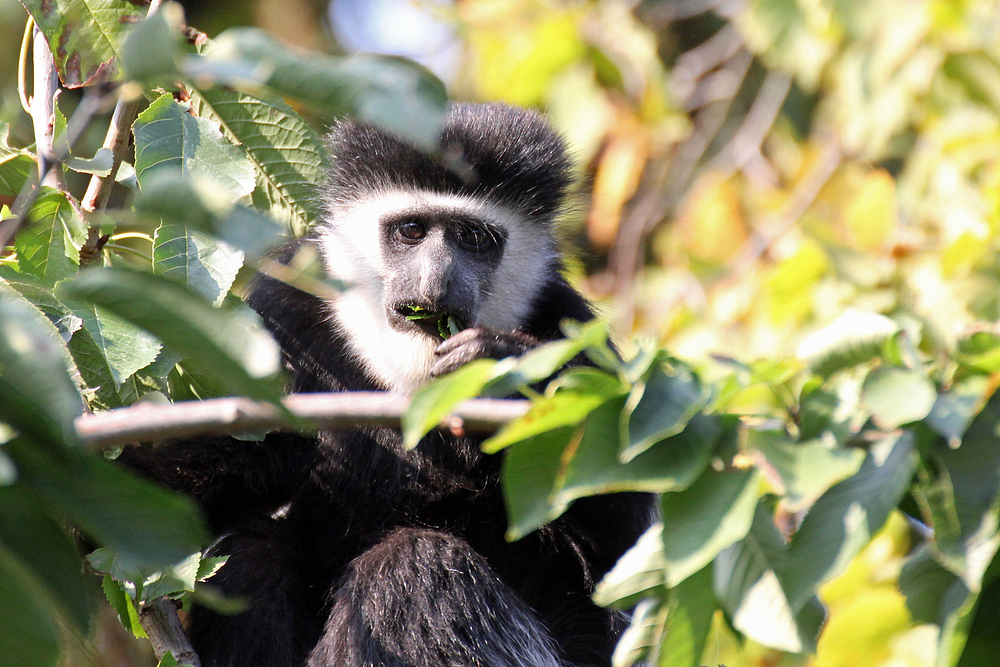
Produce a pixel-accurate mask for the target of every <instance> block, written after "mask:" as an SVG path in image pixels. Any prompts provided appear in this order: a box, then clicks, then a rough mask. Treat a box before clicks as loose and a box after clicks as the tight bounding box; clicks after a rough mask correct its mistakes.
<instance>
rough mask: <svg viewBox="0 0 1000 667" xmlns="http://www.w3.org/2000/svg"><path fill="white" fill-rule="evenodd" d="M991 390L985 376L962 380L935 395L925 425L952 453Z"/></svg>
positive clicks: (973, 376)
mask: <svg viewBox="0 0 1000 667" xmlns="http://www.w3.org/2000/svg"><path fill="white" fill-rule="evenodd" d="M992 389H993V387H992V386H991V383H990V379H989V378H987V377H985V376H982V375H970V376H968V377H964V378H962V379H961V380H959V381H958V382H956V383H955V384H953V385H952V386H951V389H949V390H948V391H943V392H941V393H940V394H938V397H937V400H936V401H935V402H934V407H933V408H931V413H930V414H929V415H927V425H928V426H930V427H931V428H932V429H934V431H935V432H936V433H937V434H938V435H940V436H941V437H943V438H944V439H945V440H946V441H947V443H948V446H949V447H951V448H952V449H955V448H956V447H958V446H959V445H960V444H962V437H963V436H965V432H966V430H968V428H969V425H970V424H972V421H973V420H974V419H975V418H976V415H977V414H979V411H980V409H981V408H982V406H983V404H984V403H985V402H986V399H987V398H988V397H989V394H990V392H991V391H992Z"/></svg>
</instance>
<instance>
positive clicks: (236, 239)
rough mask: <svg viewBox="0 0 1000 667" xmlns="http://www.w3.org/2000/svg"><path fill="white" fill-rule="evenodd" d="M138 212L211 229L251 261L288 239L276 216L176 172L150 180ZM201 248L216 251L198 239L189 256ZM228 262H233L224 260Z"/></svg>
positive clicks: (140, 197) (137, 203)
mask: <svg viewBox="0 0 1000 667" xmlns="http://www.w3.org/2000/svg"><path fill="white" fill-rule="evenodd" d="M135 212H136V214H137V215H138V216H139V217H150V218H156V219H158V220H159V221H160V222H161V224H162V225H163V226H168V225H170V226H174V227H187V228H190V229H191V230H193V232H199V231H200V232H208V233H210V234H211V235H212V236H214V237H215V238H216V239H218V240H219V241H222V242H224V243H226V244H228V245H230V246H232V247H234V248H237V249H239V250H241V251H243V253H244V255H245V257H246V259H247V261H251V260H255V259H259V258H260V257H261V256H263V255H264V254H266V253H267V252H269V251H270V250H271V249H272V248H273V247H274V246H275V245H277V244H278V243H279V242H281V241H284V240H285V239H286V238H287V235H286V234H285V230H284V229H283V228H282V227H281V226H280V225H279V224H278V223H277V222H275V221H274V220H273V219H271V218H269V217H267V216H264V215H261V214H260V213H258V212H257V211H255V210H254V209H252V208H248V207H246V206H242V205H240V204H237V203H235V202H234V200H233V198H232V197H231V196H229V195H228V194H227V193H226V192H225V191H220V189H219V188H217V187H213V186H212V184H211V183H210V182H207V181H204V180H197V181H192V180H191V179H189V178H185V177H184V176H183V175H182V174H180V173H178V172H174V171H163V172H160V173H158V174H155V175H154V176H152V177H150V178H148V179H146V183H145V185H144V186H143V189H142V192H140V193H139V195H138V196H137V197H136V199H135ZM199 247H204V248H206V251H207V252H214V251H213V250H212V249H211V247H210V244H208V243H207V242H205V241H198V242H197V243H194V248H193V249H192V248H191V244H190V243H189V244H188V248H187V251H186V252H187V253H188V254H187V255H186V257H190V256H191V253H192V252H194V253H195V254H197V252H198V248H199ZM230 252H231V251H230ZM181 256H182V257H184V256H185V255H183V254H182V255H181ZM224 256H226V257H229V255H224ZM154 260H155V257H154ZM233 261H234V260H233ZM226 263H232V262H223V264H226ZM218 272H219V270H216V271H215V273H218ZM220 279H221V276H220ZM211 282H213V283H214V282H215V280H214V279H213V280H212V281H211ZM213 291H214V290H213Z"/></svg>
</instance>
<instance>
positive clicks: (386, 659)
mask: <svg viewBox="0 0 1000 667" xmlns="http://www.w3.org/2000/svg"><path fill="white" fill-rule="evenodd" d="M554 137H555V135H554V134H553V133H552V132H551V131H550V130H548V129H547V127H546V126H545V125H544V124H543V123H542V121H541V120H540V119H539V118H538V117H537V116H535V115H534V114H527V113H524V112H520V111H515V110H511V109H508V108H506V107H500V106H487V107H484V108H483V109H482V110H481V111H477V110H476V108H473V107H468V106H459V107H457V109H456V110H455V111H453V112H452V114H451V116H450V120H449V124H448V126H447V128H446V131H445V146H446V147H447V146H449V145H451V146H454V145H461V146H462V150H463V151H464V152H465V156H466V161H467V163H468V164H471V165H472V166H473V167H474V168H475V169H476V170H477V174H478V177H477V178H476V180H475V182H474V183H471V182H469V181H465V180H462V179H459V178H457V177H454V176H453V175H452V174H451V172H448V171H447V170H443V167H440V165H438V164H437V163H436V162H434V161H433V160H431V159H429V158H424V157H422V156H420V155H419V154H417V153H415V152H414V151H412V149H409V148H407V147H405V146H403V145H402V144H400V143H399V142H397V141H395V140H393V139H390V138H387V137H385V136H384V135H382V134H380V133H377V132H375V131H374V130H369V129H365V128H362V127H361V126H357V125H353V124H341V126H340V129H339V130H338V131H337V133H336V137H335V139H334V140H333V141H332V146H333V148H334V152H335V155H336V160H337V162H336V165H337V166H335V168H334V175H333V177H332V183H333V184H332V185H330V186H329V190H330V193H331V196H335V197H339V198H341V199H344V198H347V197H357V196H363V194H364V190H365V188H367V187H384V186H386V185H389V184H391V185H394V186H398V187H412V186H413V185H414V183H416V184H417V185H419V186H420V187H433V188H436V189H438V190H440V191H446V192H463V193H467V194H477V195H480V196H483V197H487V198H489V199H491V200H494V201H497V202H502V203H504V204H505V205H507V206H512V205H516V206H517V207H519V209H520V210H522V211H523V212H524V213H525V214H528V215H532V216H539V218H540V219H541V222H543V223H545V222H546V221H547V219H548V217H549V216H551V215H552V213H553V212H554V211H555V209H556V208H557V206H558V203H559V199H560V198H561V196H562V190H563V188H564V187H565V174H566V170H565V164H564V163H565V157H564V153H563V151H562V148H561V146H560V145H557V144H558V142H557V140H556V139H554ZM491 142H492V143H493V144H495V152H490V151H489V150H488V148H489V145H490V143H491ZM532 142H537V143H532ZM373 154H374V155H377V156H378V157H379V158H383V157H384V158H386V159H388V160H390V163H389V164H391V165H392V167H391V168H389V169H386V170H380V169H379V168H378V164H379V163H380V162H379V161H377V160H376V161H373V157H372V156H373ZM403 164H405V165H406V167H405V169H411V170H413V173H412V174H411V176H412V178H411V179H410V180H405V179H404V178H403V176H404V174H402V173H401V169H400V167H401V165H403ZM505 173H507V174H508V175H509V177H508V178H504V174H505ZM349 179H360V182H361V183H362V186H361V189H360V190H359V191H356V192H353V193H351V192H350V191H349V187H350V186H349ZM312 242H313V239H312V238H310V237H307V238H306V239H303V240H300V241H297V242H296V243H294V244H292V245H291V246H289V247H288V248H286V249H285V250H283V251H282V252H281V253H279V254H278V255H277V259H278V260H279V261H282V260H283V261H287V259H288V258H289V257H290V256H291V255H292V254H293V253H294V251H295V249H296V248H297V247H300V246H301V245H302V244H305V243H312ZM558 269H559V266H558V264H554V265H553V266H552V268H551V271H550V274H549V276H548V278H547V280H546V282H545V284H544V285H543V287H542V288H541V290H540V292H539V293H538V295H536V297H535V298H534V303H533V305H532V308H531V313H532V314H531V316H530V317H529V318H528V320H527V321H526V322H525V323H524V325H523V326H522V327H521V329H520V330H519V331H516V332H503V334H502V335H503V337H505V340H507V342H508V343H510V344H511V345H514V346H515V347H517V345H520V346H521V347H517V350H518V351H523V350H524V349H527V348H529V347H531V346H533V345H535V344H536V343H537V342H539V341H541V342H544V341H546V340H553V339H556V338H558V337H559V336H560V335H561V334H560V332H559V322H560V321H561V320H562V319H563V318H567V317H568V318H573V319H576V320H580V321H585V320H588V319H591V318H592V314H591V311H590V308H589V306H588V304H587V303H586V301H585V300H584V299H583V298H582V297H581V296H580V295H579V294H578V293H577V292H575V291H574V290H573V289H572V288H571V287H570V286H569V285H568V284H567V283H566V281H565V280H564V279H563V278H562V276H561V275H560V273H559V270H558ZM247 301H248V303H249V304H250V305H251V306H252V307H253V308H254V309H256V310H257V311H258V312H259V313H260V314H261V315H262V317H263V319H264V321H265V323H266V324H267V326H268V327H269V328H270V330H271V331H272V333H273V334H274V336H275V338H276V339H277V340H278V342H279V344H280V345H281V348H282V350H283V356H284V361H285V364H286V365H287V367H288V368H289V369H290V371H291V385H290V390H291V391H294V392H318V391H349V390H371V389H376V388H378V387H376V385H375V383H374V382H373V381H372V380H371V379H369V377H368V375H367V374H366V373H365V372H364V369H363V368H362V367H361V365H360V364H359V363H358V362H357V361H355V360H354V358H353V357H352V356H351V354H350V353H349V345H348V343H347V341H346V340H345V339H344V337H343V336H342V334H341V333H339V330H338V328H337V327H335V326H333V325H331V323H330V321H329V311H328V310H327V309H326V308H325V304H324V303H323V302H322V301H321V300H320V299H319V298H318V297H315V296H312V295H309V294H306V293H303V292H300V291H298V290H297V289H295V288H293V287H290V286H288V285H286V284H284V283H281V282H278V281H276V280H273V279H270V278H267V277H261V278H259V279H258V280H257V281H256V283H255V284H254V286H253V288H252V291H251V293H250V295H249V297H248V299H247ZM477 336H479V337H480V338H481V337H482V336H481V334H478V333H472V334H467V337H471V338H474V339H475V340H476V341H478V343H477V344H481V347H482V349H481V350H480V351H479V353H477V354H476V355H473V356H489V355H490V354H491V353H494V352H496V350H492V349H490V344H489V342H488V341H486V340H485V339H484V340H480V339H479V338H476V337H477ZM459 343H463V342H462V341H459ZM469 349H472V348H469ZM477 349H478V348H477ZM504 349H509V348H507V347H505V348H504ZM443 354H444V356H447V355H448V352H447V350H446V351H445V352H444V353H443ZM461 361H467V359H461ZM479 444H480V440H477V439H474V438H465V437H461V438H459V437H455V436H453V435H450V434H446V433H442V432H432V433H431V434H429V435H428V436H427V437H425V438H424V439H423V440H422V441H421V443H420V444H419V446H418V447H417V448H416V449H414V450H412V451H404V450H403V448H402V446H401V436H400V433H399V432H398V431H397V430H394V429H390V428H382V427H375V428H358V429H350V430H345V431H337V432H334V431H323V432H321V433H319V434H318V435H317V436H316V437H305V436H298V435H292V434H272V435H269V436H268V437H267V438H266V439H265V440H264V441H263V442H261V443H252V442H238V441H235V440H232V439H204V440H195V441H185V442H179V443H170V444H166V445H163V446H160V447H158V448H155V449H152V450H149V449H142V448H129V449H128V450H126V451H125V452H124V453H123V454H122V457H121V458H122V460H123V461H125V463H126V464H128V465H130V466H132V467H134V468H136V469H138V470H140V471H141V472H144V473H146V474H148V475H151V476H154V477H156V478H159V479H161V480H163V481H164V482H166V483H167V484H169V485H170V486H172V487H174V488H177V489H181V490H183V491H185V492H187V493H190V494H192V495H194V496H195V497H196V498H197V499H198V500H199V501H200V503H201V504H202V506H203V507H204V508H205V511H206V513H207V515H208V517H209V519H210V521H211V523H212V525H213V528H214V529H215V530H217V531H218V532H219V533H223V534H224V535H225V536H224V538H223V539H222V540H221V541H220V543H219V544H218V545H217V547H216V548H215V552H216V553H220V554H230V559H229V561H228V562H227V564H226V565H225V566H224V567H223V568H222V569H221V571H220V572H219V573H218V574H217V575H216V576H215V577H214V578H213V579H212V580H211V583H213V584H214V585H216V586H218V587H219V588H220V589H221V590H222V591H223V592H224V593H226V594H228V595H236V596H243V597H245V598H246V599H247V600H248V601H249V607H248V609H247V611H245V612H243V613H241V614H238V615H235V616H220V615H219V614H216V613H215V612H212V611H209V610H207V609H204V608H200V607H196V608H195V609H194V610H193V612H192V614H191V625H190V634H191V638H192V641H193V642H194V645H195V648H196V649H197V650H198V652H199V653H200V655H201V657H202V663H203V665H205V667H222V666H230V665H231V666H233V667H236V666H240V667H243V666H245V665H254V666H260V667H301V666H303V665H306V664H308V665H309V667H340V666H345V667H360V666H361V665H386V666H387V667H397V666H398V667H404V666H405V667H432V666H433V667H451V666H455V667H459V666H462V667H472V666H475V667H499V666H501V665H502V666H519V667H528V666H532V667H547V666H549V665H551V666H553V667H554V666H556V665H576V666H584V665H592V666H598V665H603V666H607V665H609V664H610V656H611V652H612V650H613V647H614V643H615V640H616V637H617V634H618V632H620V630H621V627H620V625H621V619H620V617H619V616H618V615H616V614H615V613H613V612H610V611H608V610H605V609H601V608H599V607H597V606H595V605H594V604H593V603H592V602H591V600H590V593H591V591H592V588H593V585H594V583H595V582H596V581H597V580H598V579H599V578H600V577H601V576H602V575H603V574H604V573H605V572H606V571H607V570H608V569H610V568H611V566H612V565H613V564H614V563H615V561H616V560H617V558H618V557H619V556H620V555H621V554H622V553H623V552H624V551H625V550H626V549H627V548H628V547H630V546H631V545H632V544H633V543H634V542H635V540H636V539H637V538H638V536H639V535H640V534H641V533H642V531H643V530H644V529H645V528H646V527H647V525H648V523H649V521H650V518H651V514H652V505H651V500H650V498H649V497H648V496H645V495H640V494H618V495H612V496H604V497H598V498H587V499H583V500H580V501H577V502H576V503H575V504H574V505H573V506H572V507H571V508H570V509H569V510H568V511H567V513H566V514H565V515H563V516H562V517H560V518H559V519H558V520H556V521H554V522H552V523H550V524H548V525H547V526H545V527H543V528H542V529H540V530H538V531H536V532H534V533H532V534H531V535H529V536H527V537H525V538H523V539H521V540H519V541H517V542H514V543H509V542H507V541H505V539H504V533H505V531H506V528H507V521H506V514H505V509H504V504H503V498H502V495H501V489H500V469H501V465H502V455H485V454H483V453H482V452H481V451H480V448H479ZM279 510H280V511H279Z"/></svg>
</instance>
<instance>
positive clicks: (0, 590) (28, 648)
mask: <svg viewBox="0 0 1000 667" xmlns="http://www.w3.org/2000/svg"><path fill="white" fill-rule="evenodd" d="M39 589H40V583H39V582H38V581H37V580H36V579H35V578H34V577H33V576H32V575H31V574H30V573H29V572H27V571H26V570H25V569H24V567H23V566H22V565H21V563H19V562H18V561H17V559H16V558H14V557H13V556H12V555H11V554H10V553H9V552H8V551H7V550H6V549H5V548H4V547H3V545H2V544H0V626H2V627H3V632H0V665H17V666H18V667H49V666H52V667H54V666H55V665H56V663H57V661H58V659H59V639H60V637H61V633H60V630H59V626H58V624H57V623H56V619H55V618H54V616H53V614H52V610H51V609H50V608H49V607H48V605H46V604H45V598H44V595H43V594H42V593H41V592H40V590H39Z"/></svg>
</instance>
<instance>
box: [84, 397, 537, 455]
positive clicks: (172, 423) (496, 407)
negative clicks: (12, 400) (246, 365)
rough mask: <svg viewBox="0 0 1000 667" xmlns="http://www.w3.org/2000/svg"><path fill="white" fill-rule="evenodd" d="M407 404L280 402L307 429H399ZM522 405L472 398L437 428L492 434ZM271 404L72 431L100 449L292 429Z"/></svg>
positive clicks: (155, 409) (171, 408)
mask: <svg viewBox="0 0 1000 667" xmlns="http://www.w3.org/2000/svg"><path fill="white" fill-rule="evenodd" d="M409 403H410V399H409V397H407V396H401V395H399V394H386V393H382V392H339V393H330V394H296V395H294V396H289V397H288V398H285V399H284V401H283V404H284V406H285V407H286V408H287V409H288V411H289V412H290V413H291V414H292V415H293V416H294V417H295V418H296V419H299V420H300V422H305V423H306V424H308V425H309V426H311V427H314V428H317V429H320V428H349V427H354V426H375V425H378V426H393V427H399V425H400V420H401V418H402V416H403V414H404V413H405V412H406V409H407V407H408V406H409ZM527 410H528V401H525V400H507V399H486V398H480V399H474V400H471V401H466V402H465V403H462V404H461V405H459V406H458V408H457V409H456V410H455V411H454V413H453V415H452V417H450V418H449V419H447V420H446V421H445V422H444V423H443V424H442V426H445V427H446V428H450V429H452V430H453V431H466V432H472V433H492V432H494V431H496V430H497V429H498V428H499V427H501V426H503V425H504V424H506V423H508V422H510V421H513V420H514V419H517V418H518V417H521V416H522V415H524V413H525V412H527ZM297 426H298V425H297V424H294V423H293V422H292V421H291V420H290V419H289V418H288V416H287V415H285V414H283V413H282V411H281V410H280V409H278V407H277V406H275V405H273V404H271V403H263V402H258V401H253V400H250V399H247V398H217V399H211V400H206V401H188V402H184V403H175V404H173V405H148V404H138V405H134V406H132V407H128V408H120V409H118V410H108V411H107V412H101V413H97V414H86V415H82V416H80V417H78V418H77V420H76V430H77V433H78V434H79V436H80V439H81V440H82V441H83V442H84V444H86V445H87V446H88V447H92V448H95V449H105V448H109V447H116V446H120V445H126V444H129V443H136V442H157V441H162V440H170V439H173V438H186V437H191V436H195V435H230V434H232V433H239V432H260V431H265V432H266V431H273V430H287V429H290V428H293V427H297Z"/></svg>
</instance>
